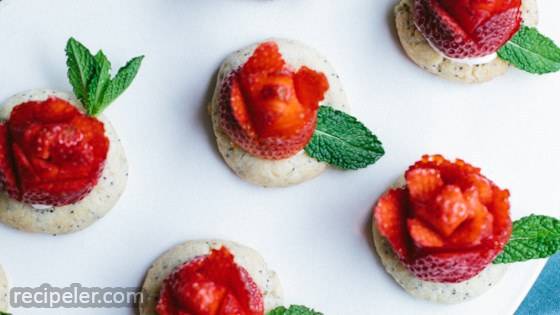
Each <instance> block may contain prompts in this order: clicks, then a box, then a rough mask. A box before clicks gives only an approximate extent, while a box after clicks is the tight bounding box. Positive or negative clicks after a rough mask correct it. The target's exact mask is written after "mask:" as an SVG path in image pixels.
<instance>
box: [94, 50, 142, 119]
mask: <svg viewBox="0 0 560 315" xmlns="http://www.w3.org/2000/svg"><path fill="white" fill-rule="evenodd" d="M143 60H144V56H138V57H134V58H132V59H130V60H129V61H128V62H127V63H126V64H125V65H124V66H122V67H121V68H120V69H119V71H118V72H117V74H116V75H115V77H114V78H113V79H111V80H110V82H109V84H108V86H107V88H106V89H105V92H104V95H103V99H102V100H101V101H100V103H99V105H98V106H97V107H96V110H95V112H96V114H98V113H101V112H102V111H103V110H105V109H106V108H107V107H108V106H109V105H111V103H112V102H114V101H115V100H116V99H117V98H118V97H119V96H121V95H122V94H123V93H124V91H126V89H128V88H129V87H130V85H131V84H132V82H133V81H134V79H135V78H136V75H138V71H139V70H140V67H141V66H142V61H143Z"/></svg>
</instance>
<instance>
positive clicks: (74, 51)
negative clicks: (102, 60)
mask: <svg viewBox="0 0 560 315" xmlns="http://www.w3.org/2000/svg"><path fill="white" fill-rule="evenodd" d="M65 52H66V65H67V67H68V72H67V75H68V81H70V85H71V86H72V89H73V90H74V94H75V95H76V97H77V98H78V99H79V100H80V101H81V102H82V103H83V105H84V107H85V108H86V111H88V112H89V111H90V110H91V104H90V103H89V83H90V80H91V78H92V76H93V74H94V72H95V68H96V67H97V61H96V60H95V57H94V56H93V55H92V54H91V52H90V51H89V49H88V48H87V47H85V46H84V45H83V44H82V43H80V42H79V41H78V40H76V39H75V38H73V37H71V38H70V39H69V40H68V42H67V44H66V49H65Z"/></svg>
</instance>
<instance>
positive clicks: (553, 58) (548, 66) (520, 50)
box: [498, 26, 560, 74]
mask: <svg viewBox="0 0 560 315" xmlns="http://www.w3.org/2000/svg"><path fill="white" fill-rule="evenodd" d="M498 56H499V57H500V58H501V59H503V60H505V61H507V62H509V63H511V64H512V65H514V66H515V67H517V68H519V69H521V70H524V71H527V72H530V73H537V74H544V73H551V72H556V71H559V70H560V48H559V47H558V46H557V45H556V44H555V43H554V42H553V41H552V40H551V39H550V38H548V37H546V36H544V35H542V34H540V33H539V31H538V30H537V29H536V28H534V27H528V26H522V27H521V29H520V30H519V32H517V34H515V36H513V38H512V39H511V40H510V41H509V42H507V43H506V44H505V45H504V46H503V47H502V48H501V49H500V50H499V51H498Z"/></svg>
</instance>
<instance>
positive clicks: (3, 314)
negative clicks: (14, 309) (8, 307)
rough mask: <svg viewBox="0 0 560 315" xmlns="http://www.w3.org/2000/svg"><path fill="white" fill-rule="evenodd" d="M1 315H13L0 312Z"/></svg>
mask: <svg viewBox="0 0 560 315" xmlns="http://www.w3.org/2000/svg"><path fill="white" fill-rule="evenodd" d="M0 315H12V314H10V313H6V312H2V311H0Z"/></svg>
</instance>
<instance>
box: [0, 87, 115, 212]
mask: <svg viewBox="0 0 560 315" xmlns="http://www.w3.org/2000/svg"><path fill="white" fill-rule="evenodd" d="M6 126H7V128H6V127H5V126H3V128H2V130H1V131H0V137H1V140H0V150H1V151H2V152H3V154H0V175H1V176H0V178H1V180H2V184H3V185H4V186H5V187H6V189H7V191H8V194H9V195H10V196H11V197H12V198H14V199H17V200H19V201H22V202H25V203H28V204H44V205H53V206H63V205H68V204H71V203H75V202H77V201H79V200H81V199H83V198H84V197H85V196H86V195H87V194H88V193H89V192H90V191H91V190H92V189H93V187H94V186H95V185H96V184H97V181H98V179H99V177H100V175H101V172H102V170H103V166H104V164H105V160H106V159H107V152H108V149H109V140H108V139H107V137H106V136H105V128H104V126H103V123H101V122H100V121H98V120H97V119H95V118H93V117H87V116H85V115H84V114H82V113H80V112H79V111H78V110H77V109H76V108H75V107H74V106H72V105H71V104H69V103H68V102H66V101H64V100H61V99H58V98H54V97H52V98H49V99H47V100H45V101H43V102H27V103H24V104H21V105H18V106H16V107H15V108H14V110H13V111H12V114H11V115H10V119H9V120H8V122H7V123H6Z"/></svg>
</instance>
